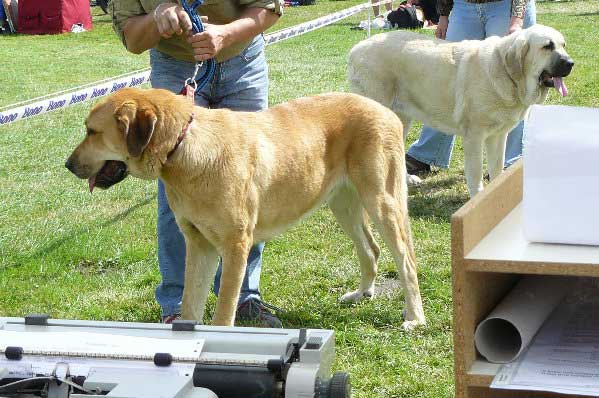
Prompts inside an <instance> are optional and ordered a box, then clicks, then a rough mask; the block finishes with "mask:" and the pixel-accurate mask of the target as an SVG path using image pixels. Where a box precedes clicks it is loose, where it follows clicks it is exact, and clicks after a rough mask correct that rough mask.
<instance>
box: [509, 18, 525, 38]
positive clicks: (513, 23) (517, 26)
mask: <svg viewBox="0 0 599 398" xmlns="http://www.w3.org/2000/svg"><path fill="white" fill-rule="evenodd" d="M523 26H524V20H523V19H522V18H519V17H511V18H510V26H509V28H508V31H507V33H508V35H509V34H510V33H514V32H516V31H518V30H522V27H523Z"/></svg>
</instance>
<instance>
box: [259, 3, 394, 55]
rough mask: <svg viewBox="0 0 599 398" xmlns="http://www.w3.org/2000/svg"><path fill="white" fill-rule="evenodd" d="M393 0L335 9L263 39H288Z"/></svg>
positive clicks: (277, 40) (274, 41) (271, 40)
mask: <svg viewBox="0 0 599 398" xmlns="http://www.w3.org/2000/svg"><path fill="white" fill-rule="evenodd" d="M392 1H393V0H382V1H379V2H376V3H371V2H368V3H363V4H359V5H357V6H354V7H350V8H346V9H345V10H341V11H337V12H335V13H333V14H329V15H325V16H324V17H320V18H316V19H313V20H311V21H308V22H304V23H301V24H299V25H295V26H292V27H290V28H287V29H281V30H279V31H276V32H273V33H270V34H267V35H264V40H265V41H266V44H267V45H268V44H274V43H276V42H279V41H281V40H286V39H290V38H292V37H296V36H299V35H303V34H304V33H308V32H311V31H313V30H316V29H319V28H322V27H323V26H327V25H330V24H332V23H335V22H337V21H340V20H342V19H345V18H347V17H350V16H352V15H354V14H357V13H359V12H360V11H363V10H366V9H368V8H369V7H372V6H378V5H380V4H386V3H391V2H392Z"/></svg>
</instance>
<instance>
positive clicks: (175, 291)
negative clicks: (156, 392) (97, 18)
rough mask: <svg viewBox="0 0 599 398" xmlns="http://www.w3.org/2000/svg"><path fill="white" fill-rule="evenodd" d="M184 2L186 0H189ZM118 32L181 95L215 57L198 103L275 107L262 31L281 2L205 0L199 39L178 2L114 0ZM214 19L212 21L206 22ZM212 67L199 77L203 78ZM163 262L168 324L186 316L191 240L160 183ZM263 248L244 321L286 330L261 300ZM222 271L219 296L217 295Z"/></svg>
mask: <svg viewBox="0 0 599 398" xmlns="http://www.w3.org/2000/svg"><path fill="white" fill-rule="evenodd" d="M184 1H185V0H184ZM109 12H110V13H111V16H112V19H113V27H114V29H115V31H116V33H117V34H118V35H119V37H120V38H121V40H122V41H123V44H124V45H125V47H126V48H127V50H129V51H131V52H133V53H136V54H139V53H142V52H144V51H147V50H150V65H151V67H152V72H151V75H150V81H151V83H152V87H155V88H162V89H167V90H170V91H172V92H174V93H179V92H181V90H182V88H183V86H184V82H185V80H186V79H188V78H190V77H191V76H192V75H193V72H194V68H195V63H196V61H206V60H208V59H211V58H213V59H214V60H215V62H216V70H215V73H214V75H213V77H212V79H211V80H210V81H209V82H208V83H207V84H206V85H205V86H204V87H203V88H202V89H201V90H200V91H198V92H196V93H195V97H194V101H195V104H196V105H198V106H203V107H207V108H228V109H232V110H238V111H261V110H264V109H266V108H267V107H268V66H267V64H266V59H265V54H264V46H265V44H264V38H263V36H262V32H264V31H265V30H266V29H268V28H269V27H270V26H272V25H273V24H274V23H275V22H276V21H277V20H278V18H279V16H280V15H281V13H282V7H281V3H280V1H279V0H243V1H240V0H223V1H210V0H208V1H206V2H205V4H204V5H202V6H199V7H198V8H197V12H198V14H200V15H201V16H202V18H203V19H204V29H205V30H204V32H202V33H199V34H192V33H193V32H192V25H191V21H190V19H189V16H188V15H187V14H186V13H185V11H184V10H183V8H182V7H181V6H180V5H179V4H177V3H173V2H167V1H160V0H112V2H111V3H110V4H109ZM206 17H207V20H206ZM205 68H206V63H205V62H204V64H203V66H202V67H201V68H200V70H199V72H198V74H197V76H198V77H201V76H203V74H204V70H205ZM157 227H158V264H159V267H160V274H161V275H162V281H161V283H160V284H159V285H158V287H157V288H156V300H157V301H158V303H159V304H160V306H161V308H162V320H163V322H165V323H170V322H172V321H173V320H174V319H177V318H179V317H180V313H181V300H182V295H183V283H184V279H185V278H184V276H185V241H184V238H183V235H182V234H181V232H180V230H179V227H178V226H177V224H176V222H175V216H174V214H173V212H172V210H171V208H170V206H169V204H168V200H167V197H166V193H165V188H164V185H163V183H162V182H161V181H159V182H158V222H157ZM263 250H264V243H263V242H261V243H257V244H256V245H255V246H254V247H252V249H251V251H250V254H249V257H248V262H247V268H246V274H245V277H244V280H243V285H242V287H241V292H240V297H239V305H238V308H237V319H238V320H239V319H242V320H250V321H252V323H253V324H258V325H261V326H268V327H281V321H280V320H279V319H278V318H277V317H276V316H275V315H274V314H272V313H271V312H270V311H269V308H273V307H272V306H269V305H267V304H265V303H264V302H263V301H262V300H261V296H260V290H259V283H260V271H261V266H262V252H263ZM220 273H221V267H220V266H219V268H218V270H217V272H216V276H215V285H214V292H215V293H216V294H217V295H218V288H219V286H220Z"/></svg>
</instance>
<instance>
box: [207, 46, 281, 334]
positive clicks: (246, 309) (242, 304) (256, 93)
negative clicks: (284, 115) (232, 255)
mask: <svg viewBox="0 0 599 398" xmlns="http://www.w3.org/2000/svg"><path fill="white" fill-rule="evenodd" d="M215 79H216V80H215V84H214V87H213V91H212V92H211V97H210V107H211V108H225V109H231V110H236V111H246V112H247V111H249V112H258V111H262V110H265V109H267V108H268V65H267V63H266V56H265V54H264V39H263V38H262V36H259V37H257V38H256V39H254V41H253V42H252V43H251V44H250V45H249V46H248V48H247V49H245V50H244V51H243V52H242V53H241V54H240V55H239V56H237V57H234V58H232V59H230V60H227V61H225V62H222V63H220V64H219V65H218V68H217V71H216V78H215ZM263 251H264V242H259V243H257V244H255V245H254V246H253V247H252V248H251V250H250V253H249V256H248V261H247V268H246V273H245V277H244V278H243V283H242V286H241V291H240V295H239V305H238V309H237V319H240V320H244V321H252V322H257V323H259V324H260V325H263V326H269V327H281V326H282V325H281V321H280V320H279V319H278V318H277V317H276V316H275V315H274V314H272V313H271V312H270V311H269V309H276V310H279V309H278V308H276V307H273V306H271V305H269V304H266V303H264V302H263V301H262V298H261V295H260V274H261V269H262V252H263ZM221 274H222V268H221V266H219V268H218V270H217V272H216V277H215V281H214V292H215V294H216V295H218V292H219V287H220V277H221Z"/></svg>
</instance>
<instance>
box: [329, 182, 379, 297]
mask: <svg viewBox="0 0 599 398" xmlns="http://www.w3.org/2000/svg"><path fill="white" fill-rule="evenodd" d="M329 207H330V208H331V211H332V212H333V214H334V215H335V217H336V218H337V221H338V222H339V225H341V228H343V230H344V231H345V233H346V234H347V235H349V237H350V238H351V240H352V241H353V243H354V247H355V248H356V253H357V255H358V259H359V261H360V271H361V278H360V287H359V288H358V290H354V291H351V292H348V293H346V294H344V295H343V296H342V297H341V299H340V300H341V301H343V302H357V301H360V300H362V299H364V298H371V297H372V296H374V280H375V277H376V271H377V265H376V261H377V260H378V257H379V255H380V248H379V246H378V245H377V244H376V242H375V240H374V237H373V236H372V232H371V231H370V226H369V225H368V217H367V215H366V214H365V210H364V208H363V207H362V204H361V203H360V199H359V198H358V194H357V192H356V191H355V189H354V188H353V187H350V186H348V185H344V186H342V187H340V188H339V190H338V191H337V192H336V193H335V195H334V196H333V197H332V198H331V199H329Z"/></svg>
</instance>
